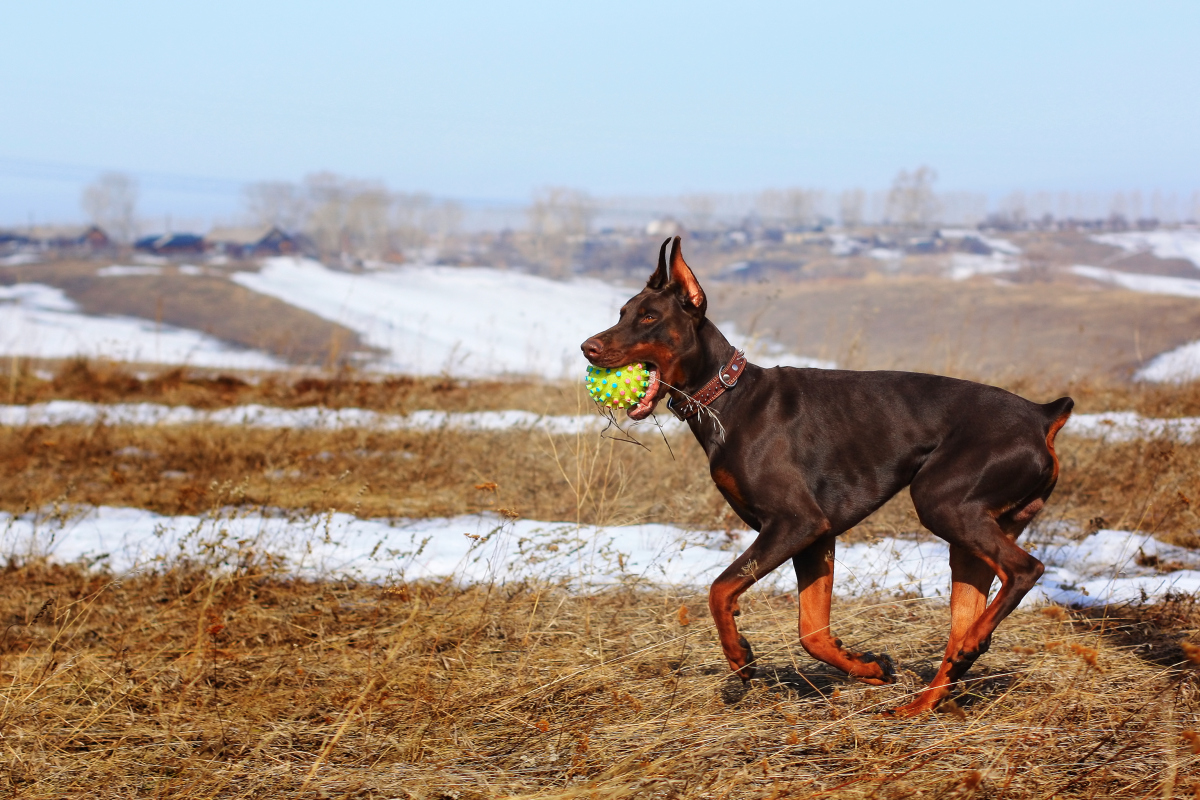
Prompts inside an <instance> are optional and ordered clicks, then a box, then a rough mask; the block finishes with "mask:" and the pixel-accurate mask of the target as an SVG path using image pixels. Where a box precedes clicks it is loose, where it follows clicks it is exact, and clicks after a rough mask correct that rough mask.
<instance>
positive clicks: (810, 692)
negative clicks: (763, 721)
mask: <svg viewBox="0 0 1200 800" xmlns="http://www.w3.org/2000/svg"><path fill="white" fill-rule="evenodd" d="M845 683H846V678H845V676H844V675H841V674H833V673H828V672H822V671H819V670H808V671H804V672H801V671H800V670H797V669H796V668H795V667H793V666H790V665H788V666H780V665H777V664H760V665H758V674H757V675H755V677H754V679H753V680H752V681H751V682H750V683H743V682H742V681H741V679H739V678H737V677H736V676H734V675H730V676H729V680H727V681H726V682H725V683H724V684H722V685H721V689H720V695H721V701H722V702H723V703H725V705H727V706H732V705H737V704H738V703H740V702H741V701H742V700H743V699H744V698H745V697H746V695H747V694H749V693H750V692H751V691H753V690H754V689H756V688H758V689H765V690H766V691H767V692H769V693H771V694H775V695H784V696H786V697H788V698H791V699H797V700H799V699H802V698H807V697H818V696H819V697H828V696H829V695H831V694H832V693H833V690H834V689H836V688H838V687H840V686H844V685H845Z"/></svg>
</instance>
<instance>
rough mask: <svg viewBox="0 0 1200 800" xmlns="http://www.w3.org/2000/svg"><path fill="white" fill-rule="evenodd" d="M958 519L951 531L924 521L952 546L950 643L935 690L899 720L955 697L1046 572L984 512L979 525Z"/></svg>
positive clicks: (900, 711)
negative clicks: (953, 691)
mask: <svg viewBox="0 0 1200 800" xmlns="http://www.w3.org/2000/svg"><path fill="white" fill-rule="evenodd" d="M959 511H960V512H963V511H964V510H963V509H959ZM966 513H970V512H966ZM956 516H960V519H959V521H958V522H959V524H958V525H955V526H946V525H945V523H944V521H942V520H940V519H937V518H934V519H930V517H929V516H927V515H924V514H923V515H922V521H923V522H925V524H926V526H927V527H928V528H929V529H930V530H931V531H933V532H934V533H935V534H937V535H938V536H939V537H941V538H943V539H947V540H949V542H950V563H951V580H952V584H951V595H950V609H951V611H950V613H951V629H950V641H949V644H948V645H947V647H946V656H945V658H943V659H942V663H941V664H940V665H939V667H938V671H937V674H936V675H935V676H934V678H933V680H932V681H930V683H929V686H928V687H926V689H925V690H924V691H923V692H921V694H920V695H919V696H918V697H917V698H916V699H915V700H913V701H912V702H911V703H909V704H908V705H905V706H903V707H901V708H898V709H896V710H895V711H894V712H893V713H895V714H896V715H897V716H910V715H913V714H919V713H921V712H923V711H930V710H932V709H933V708H935V707H936V706H937V704H938V703H940V702H941V701H942V699H943V698H945V697H946V696H947V695H949V694H950V687H951V686H953V685H954V683H955V682H957V681H958V679H959V678H961V677H962V676H963V675H964V674H966V672H967V670H968V669H970V668H971V665H972V664H973V663H975V660H976V659H977V658H979V656H981V655H983V654H984V653H986V652H987V649H988V647H989V645H990V644H991V640H992V633H993V632H994V631H995V630H996V626H997V625H999V624H1000V622H1001V621H1003V620H1004V618H1005V617H1007V616H1008V615H1009V614H1010V613H1012V611H1013V609H1015V608H1016V607H1017V605H1018V604H1019V603H1020V602H1021V599H1022V598H1024V597H1025V595H1026V594H1027V593H1028V592H1029V590H1030V589H1032V588H1033V585H1034V584H1035V583H1037V581H1038V578H1040V577H1041V576H1042V572H1043V570H1044V569H1045V568H1044V567H1043V565H1042V562H1040V561H1038V560H1037V559H1036V558H1034V557H1033V556H1031V555H1029V554H1028V553H1026V552H1025V551H1024V550H1022V549H1021V548H1020V547H1018V546H1017V544H1016V543H1015V542H1014V541H1013V540H1012V538H1011V537H1009V536H1008V535H1006V534H1005V532H1004V531H1003V530H1002V529H1001V527H1000V525H999V524H998V523H997V522H996V520H995V519H994V518H992V517H991V516H990V515H988V514H987V513H986V512H984V511H983V510H982V509H979V510H977V511H976V513H975V514H971V515H970V516H973V517H974V518H975V519H974V522H973V523H967V521H966V520H964V519H962V518H961V515H956ZM927 520H928V521H927ZM931 522H932V524H930V523H931ZM993 576H996V577H999V578H1000V590H999V591H998V592H996V596H995V597H994V598H993V599H992V602H991V603H990V604H988V603H987V593H988V589H989V588H990V586H991V583H992V577H993Z"/></svg>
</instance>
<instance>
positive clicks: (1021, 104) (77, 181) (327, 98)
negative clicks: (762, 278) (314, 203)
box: [0, 0, 1200, 223]
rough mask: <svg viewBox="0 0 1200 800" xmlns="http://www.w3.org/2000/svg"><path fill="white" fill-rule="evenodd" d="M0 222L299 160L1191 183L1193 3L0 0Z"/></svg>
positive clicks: (190, 190) (612, 189) (475, 187)
mask: <svg viewBox="0 0 1200 800" xmlns="http://www.w3.org/2000/svg"><path fill="white" fill-rule="evenodd" d="M4 28H5V30H6V34H5V37H4V44H3V46H2V47H0V86H3V92H2V94H3V96H4V98H5V100H4V102H5V108H6V112H5V114H4V115H3V119H4V121H3V124H2V126H0V223H20V222H25V221H27V219H28V218H30V217H33V218H34V219H36V220H39V221H45V220H47V219H65V218H71V217H79V216H80V215H81V212H80V210H79V203H78V197H79V191H80V187H81V186H82V184H83V183H85V182H86V181H87V180H89V179H90V178H91V177H93V176H94V175H95V174H96V173H97V171H98V170H100V169H115V170H123V171H127V172H130V173H132V174H134V175H135V176H137V177H138V178H139V180H140V181H141V184H142V187H143V210H145V211H146V212H147V213H157V214H165V213H175V214H178V215H180V216H185V217H186V216H188V215H202V216H203V215H208V216H213V215H217V216H220V215H222V214H226V215H228V214H232V213H234V212H236V210H237V196H238V187H239V185H240V184H241V183H243V182H246V181H254V180H265V179H284V180H298V179H299V178H301V177H302V176H303V175H305V174H306V173H309V172H313V171H317V170H323V169H327V170H333V171H336V172H339V173H343V174H346V175H350V176H357V177H363V178H379V179H382V180H384V181H386V182H387V184H388V185H389V186H390V187H391V188H393V189H396V190H405V191H416V190H421V191H428V192H432V193H434V194H436V195H440V196H448V197H459V198H476V199H493V200H511V201H517V202H519V201H522V200H524V199H525V198H527V197H528V196H529V194H530V192H531V191H532V190H533V189H534V188H536V187H539V186H545V185H568V186H574V187H579V188H582V189H585V190H587V191H590V192H592V193H595V194H601V195H612V194H639V195H667V194H675V193H679V192H685V191H720V192H746V191H757V190H759V189H763V188H767V187H783V186H794V185H799V186H811V187H822V188H826V189H829V190H835V191H836V190H838V189H842V188H847V187H853V186H862V187H865V188H869V189H870V188H882V187H885V186H887V184H888V183H889V182H890V180H891V178H892V176H893V175H894V174H895V173H896V171H897V170H899V169H901V168H912V167H915V166H917V165H920V164H928V165H931V166H933V167H935V168H936V169H937V170H938V172H939V174H940V181H939V184H938V186H939V188H940V189H943V190H972V191H985V192H989V193H991V194H993V195H996V194H1000V193H1004V192H1007V191H1012V190H1016V189H1021V190H1026V191H1035V190H1055V191H1057V190H1070V191H1112V190H1128V189H1140V190H1143V191H1149V190H1152V189H1162V190H1164V191H1174V192H1179V193H1180V194H1190V193H1191V192H1192V191H1193V190H1196V189H1200V146H1198V143H1200V47H1198V46H1197V42H1200V3H1197V2H1154V3H1128V2H1125V3H1110V2H1045V0H1043V1H1042V2H1037V3H1023V2H1006V3H962V2H956V3H951V2H940V3H932V2H926V3H921V2H912V3H895V2H888V3H883V2H879V3H846V2H838V3H832V2H829V3H821V4H813V3H779V4H767V3H737V4H734V3H729V4H708V3H686V4H685V3H655V4H649V3H605V4H567V3H544V4H514V3H486V4H485V3H456V2H438V3H407V2H403V3H402V2H340V3H336V4H334V3H306V2H288V3H284V2H241V3H236V4H235V3H226V2H207V3H161V2H157V3H121V2H108V3H83V2H79V3H65V2H46V3H8V4H6V8H5V12H4Z"/></svg>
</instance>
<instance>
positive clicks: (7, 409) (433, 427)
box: [0, 400, 687, 434]
mask: <svg viewBox="0 0 1200 800" xmlns="http://www.w3.org/2000/svg"><path fill="white" fill-rule="evenodd" d="M617 421H618V422H619V423H620V425H621V427H622V428H624V429H628V430H634V429H635V428H636V427H637V425H638V423H636V422H634V421H633V420H630V419H629V418H627V417H626V416H625V415H624V414H621V415H618V416H617ZM100 422H103V423H105V424H107V425H220V426H223V427H243V426H244V427H248V428H265V429H295V430H344V429H348V428H363V429H369V430H375V431H417V432H428V431H437V430H459V431H479V432H484V431H490V432H494V431H537V432H542V433H552V434H576V433H598V432H600V431H602V430H604V429H605V428H606V427H607V426H608V425H609V424H610V422H609V420H608V419H606V418H605V417H601V416H600V415H599V414H585V415H578V416H573V415H543V414H534V413H533V412H531V411H516V410H507V411H471V412H447V411H428V410H422V411H412V412H410V413H408V414H385V413H381V412H378V411H369V410H367V409H362V408H336V409H335V408H321V407H318V406H308V407H305V408H278V407H275V406H263V405H257V404H250V405H241V406H232V407H229V408H220V409H212V410H209V409H196V408H191V407H190V406H167V405H159V404H157V403H113V404H103V403H87V402H82V401H78V400H52V401H50V402H47V403H35V404H33V405H29V406H20V405H11V406H6V405H0V425H11V426H14V427H16V426H28V425H94V424H97V423H100ZM659 423H661V424H662V426H663V429H664V430H665V431H666V432H668V433H677V432H682V431H685V430H687V426H686V425H685V424H683V423H682V422H679V421H678V420H677V419H675V417H673V416H671V415H670V414H660V415H659ZM641 430H646V431H657V430H658V429H657V427H655V426H654V423H653V422H652V421H646V422H644V423H642V425H641Z"/></svg>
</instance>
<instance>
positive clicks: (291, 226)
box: [242, 181, 306, 231]
mask: <svg viewBox="0 0 1200 800" xmlns="http://www.w3.org/2000/svg"><path fill="white" fill-rule="evenodd" d="M242 200H243V202H244V203H245V205H246V213H247V214H248V215H249V217H250V220H251V221H252V222H253V223H254V224H255V225H261V226H268V225H275V226H278V227H280V228H282V229H284V230H286V231H297V230H299V229H300V226H301V225H302V224H303V222H304V217H305V212H306V208H305V206H306V203H305V198H304V194H303V193H302V192H301V191H300V187H299V186H297V185H296V184H294V183H288V182H287V181H263V182H261V183H252V184H250V185H249V186H247V187H246V188H245V189H243V190H242Z"/></svg>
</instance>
